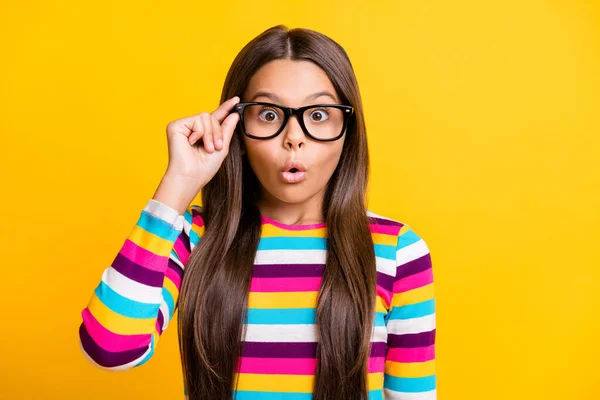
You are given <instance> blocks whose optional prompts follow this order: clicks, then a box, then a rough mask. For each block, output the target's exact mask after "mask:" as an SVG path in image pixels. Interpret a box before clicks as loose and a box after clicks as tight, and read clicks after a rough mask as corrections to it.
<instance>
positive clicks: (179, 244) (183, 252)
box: [173, 236, 190, 265]
mask: <svg viewBox="0 0 600 400" xmlns="http://www.w3.org/2000/svg"><path fill="white" fill-rule="evenodd" d="M173 249H174V250H175V253H177V258H179V261H181V263H182V264H183V265H185V264H187V261H188V258H189V257H190V252H189V251H188V249H187V248H186V247H185V245H184V243H183V239H181V236H179V237H178V238H177V240H176V241H175V243H174V244H173Z"/></svg>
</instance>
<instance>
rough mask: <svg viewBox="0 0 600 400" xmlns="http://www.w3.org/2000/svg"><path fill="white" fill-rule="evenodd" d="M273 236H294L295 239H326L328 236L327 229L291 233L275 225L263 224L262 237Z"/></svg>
mask: <svg viewBox="0 0 600 400" xmlns="http://www.w3.org/2000/svg"><path fill="white" fill-rule="evenodd" d="M272 236H294V237H320V238H324V237H326V236H327V228H318V229H306V230H298V231H289V230H285V229H281V228H279V227H277V226H275V225H271V224H263V226H262V237H272Z"/></svg>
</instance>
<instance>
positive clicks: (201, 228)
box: [192, 219, 204, 237]
mask: <svg viewBox="0 0 600 400" xmlns="http://www.w3.org/2000/svg"><path fill="white" fill-rule="evenodd" d="M192 232H196V233H197V234H198V236H200V237H202V235H204V225H202V226H198V225H196V221H194V220H193V219H192Z"/></svg>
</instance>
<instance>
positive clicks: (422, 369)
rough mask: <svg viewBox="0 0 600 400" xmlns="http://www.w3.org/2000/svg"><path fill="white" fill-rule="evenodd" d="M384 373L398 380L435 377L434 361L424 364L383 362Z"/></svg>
mask: <svg viewBox="0 0 600 400" xmlns="http://www.w3.org/2000/svg"><path fill="white" fill-rule="evenodd" d="M385 371H386V372H387V373H388V374H390V375H393V376H396V377H398V378H421V377H424V376H431V375H435V360H430V361H425V362H413V363H400V362H395V361H386V362H385Z"/></svg>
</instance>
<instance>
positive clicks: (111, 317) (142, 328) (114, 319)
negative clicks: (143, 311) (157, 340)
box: [88, 293, 156, 335]
mask: <svg viewBox="0 0 600 400" xmlns="http://www.w3.org/2000/svg"><path fill="white" fill-rule="evenodd" d="M88 307H89V309H90V312H91V313H92V315H93V316H94V318H96V319H97V320H98V322H100V324H101V325H102V326H103V327H105V328H106V329H108V330H109V331H111V332H114V333H116V334H119V335H140V334H150V333H153V332H154V331H155V329H156V326H155V323H156V320H155V319H154V318H143V319H142V318H129V317H125V316H123V315H121V314H117V313H116V312H114V311H112V310H111V309H110V308H108V307H107V306H106V305H105V304H104V303H103V302H102V300H100V299H99V298H98V296H97V295H96V293H94V294H93V295H92V298H91V299H90V302H89V304H88Z"/></svg>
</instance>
